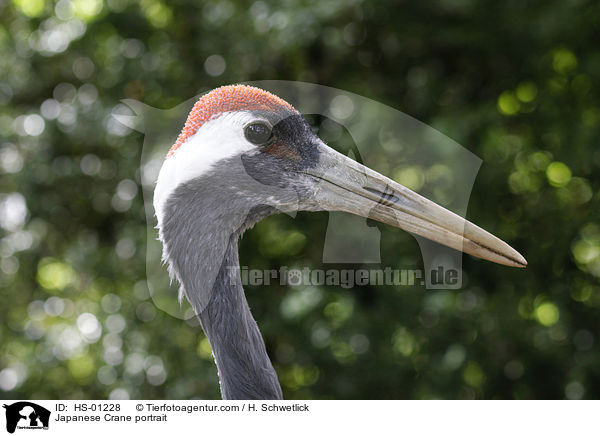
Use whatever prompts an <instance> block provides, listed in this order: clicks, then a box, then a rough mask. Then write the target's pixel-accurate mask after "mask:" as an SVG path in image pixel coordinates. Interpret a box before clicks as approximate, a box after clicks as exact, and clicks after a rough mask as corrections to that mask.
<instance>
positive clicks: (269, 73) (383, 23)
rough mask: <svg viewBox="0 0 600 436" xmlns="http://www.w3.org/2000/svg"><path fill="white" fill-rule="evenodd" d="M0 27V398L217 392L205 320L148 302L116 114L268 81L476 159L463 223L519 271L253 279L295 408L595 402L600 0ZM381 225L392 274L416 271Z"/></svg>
mask: <svg viewBox="0 0 600 436" xmlns="http://www.w3.org/2000/svg"><path fill="white" fill-rule="evenodd" d="M0 19H1V21H0V22H1V24H0V80H1V83H0V104H1V106H0V137H1V142H0V147H1V149H0V165H1V171H2V172H1V175H0V237H1V239H0V256H1V260H0V269H1V274H0V287H1V289H2V294H1V296H2V300H1V301H2V303H1V304H0V317H1V319H2V324H1V326H0V350H1V352H0V397H4V398H22V399H42V398H47V399H52V398H61V399H69V398H70V399H76V398H79V399H83V398H85V399H94V398H172V399H187V398H209V399H213V398H218V397H219V390H218V380H217V375H216V369H215V366H214V364H213V362H212V357H211V354H210V348H209V346H208V342H207V341H206V339H205V338H204V335H203V334H202V331H201V330H200V328H199V327H197V326H191V325H188V323H186V322H185V321H182V320H179V319H176V318H172V317H170V316H169V315H167V314H165V313H164V312H162V311H160V310H158V309H157V308H156V307H155V305H154V304H153V302H152V300H151V299H149V297H148V291H147V286H146V284H145V282H144V280H145V270H146V265H145V254H146V252H145V241H146V221H145V215H144V211H143V200H142V196H141V186H140V172H139V162H140V152H141V147H142V143H143V135H142V134H140V133H136V132H131V131H130V130H128V129H125V128H124V127H122V126H120V125H119V124H118V123H116V122H115V121H114V120H113V119H112V118H111V113H112V112H113V111H114V110H115V107H117V105H119V102H120V100H121V99H123V98H131V99H137V100H140V101H143V102H144V103H146V104H148V105H151V106H154V107H158V108H161V109H167V108H170V107H173V106H175V105H177V104H179V103H182V102H184V101H185V100H187V99H189V98H190V97H192V96H194V95H197V94H198V93H199V92H202V91H204V90H206V89H210V88H212V87H216V86H219V85H223V84H228V83H234V82H241V81H249V80H261V79H281V80H298V81H307V82H314V83H319V84H323V85H327V86H332V87H336V88H340V89H344V90H347V91H351V92H354V93H356V94H360V95H363V96H366V97H368V98H371V99H374V100H376V101H380V102H382V103H385V104H387V105H389V106H391V107H394V108H396V109H398V110H401V111H403V112H405V113H407V114H409V115H411V116H413V117H415V118H417V119H419V120H421V121H423V122H424V123H427V124H429V125H431V126H433V127H434V128H436V129H438V130H439V131H441V132H442V133H444V134H445V135H447V136H449V137H450V138H452V139H454V140H455V141H457V142H458V143H460V144H462V145H464V146H465V147H467V148H468V149H469V150H470V151H472V152H473V153H475V154H476V155H478V156H479V157H481V158H482V159H483V165H482V167H481V170H480V172H479V174H478V176H477V181H476V184H475V187H474V189H473V194H472V196H471V200H470V203H469V209H468V215H467V217H468V218H469V219H470V220H472V221H474V222H476V223H477V224H479V225H481V226H482V227H484V228H486V229H487V230H489V231H491V232H492V233H494V234H496V235H498V236H499V237H501V238H502V239H504V240H506V241H507V242H509V243H510V244H511V245H512V246H514V247H515V248H517V249H518V250H519V251H520V252H522V253H523V254H524V255H525V257H526V258H527V259H528V261H529V266H528V268H527V269H526V270H517V269H510V268H507V267H503V266H499V265H496V264H492V263H489V262H482V261H478V260H476V259H473V258H471V257H469V256H465V258H464V270H465V274H466V282H465V286H464V288H463V289H461V290H458V291H455V290H452V291H427V290H425V289H424V288H423V287H420V286H415V287H393V286H392V287H372V288H369V287H357V288H354V289H350V290H345V289H341V288H337V287H320V288H317V289H315V288H303V287H298V288H293V289H290V288H287V287H278V286H270V287H256V288H252V287H249V288H247V296H248V300H249V302H250V305H251V307H252V309H253V313H254V315H255V317H256V319H257V321H258V323H259V325H260V327H261V330H262V332H263V335H264V337H265V341H266V343H267V348H268V350H269V354H270V355H271V357H272V360H273V363H274V365H275V368H276V370H277V372H278V374H279V377H280V380H281V383H282V387H283V390H284V395H285V397H286V398H289V399H295V398H305V399H319V398H336V399H350V398H359V399H360V398H365V399H366V398H379V399H383V398H397V399H421V398H481V399H488V398H521V399H528V398H535V399H551V398H572V399H577V398H598V396H599V393H600V341H599V340H598V333H599V331H598V330H599V326H600V320H599V310H598V308H599V307H600V286H599V284H598V277H599V276H600V224H599V223H598V218H599V217H600V214H599V212H598V211H599V207H598V206H599V205H600V194H599V192H598V188H599V185H600V147H599V146H600V140H599V132H600V106H599V105H598V102H599V101H600V88H599V81H598V76H599V75H600V51H599V50H598V41H599V40H600V3H598V2H594V1H585V0H574V1H564V0H561V1H505V2H495V1H473V0H461V1H448V0H440V1H428V2H408V1H372V2H368V1H362V2H361V1H346V2H342V1H333V2H324V1H316V0H315V1H299V0H290V1H284V2H279V1H256V2H254V3H251V2H241V1H211V2H196V1H185V0H178V1H173V2H166V1H162V0H142V1H141V2H139V3H138V2H133V1H122V0H109V1H102V0H92V1H84V0H73V1H69V0H61V1H59V2H58V3H55V2H54V1H49V0H46V1H44V0H12V2H11V1H7V0H4V1H0ZM326 226H327V214H325V213H322V214H321V213H319V214H305V213H304V214H299V215H298V217H297V218H296V219H291V218H289V217H286V216H276V217H272V218H269V219H268V220H266V221H264V222H262V223H260V224H259V225H258V226H256V228H255V229H254V230H252V231H251V232H249V233H248V234H247V235H246V237H245V238H244V241H243V244H242V252H241V260H242V264H247V265H251V266H260V267H261V268H262V267H266V268H278V267H279V266H280V265H307V266H309V265H310V266H315V267H319V265H320V262H321V255H322V248H323V242H322V241H323V236H324V232H325V230H326ZM379 228H380V229H381V232H382V240H384V241H385V243H384V244H383V246H382V259H383V262H384V263H383V265H382V266H392V267H396V266H397V265H399V264H401V266H402V267H404V268H414V269H418V268H422V260H421V258H420V256H419V251H418V245H417V244H416V242H415V240H414V239H413V238H412V237H411V236H410V235H408V234H407V233H405V232H403V231H401V230H398V229H392V228H390V227H387V226H379ZM400 260H401V261H400ZM157 267H158V266H157Z"/></svg>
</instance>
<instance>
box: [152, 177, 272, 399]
mask: <svg viewBox="0 0 600 436" xmlns="http://www.w3.org/2000/svg"><path fill="white" fill-rule="evenodd" d="M216 177H217V176H216V175H214V174H209V175H207V176H206V177H205V178H203V179H202V180H196V181H193V182H190V183H187V184H185V185H182V186H180V187H178V188H177V189H176V191H175V193H174V194H173V195H172V196H171V198H170V200H169V201H168V203H167V205H166V213H165V220H164V222H163V223H162V225H161V227H160V239H161V240H162V242H163V249H164V253H163V257H164V259H165V260H167V261H168V262H169V269H170V272H171V274H172V276H176V277H177V279H178V281H179V282H180V283H181V291H182V294H183V295H185V297H186V298H187V299H188V300H189V301H190V303H191V304H192V306H193V307H194V309H195V311H196V313H197V314H198V317H199V319H200V322H201V325H202V328H203V330H204V332H205V333H206V336H207V337H208V340H209V341H210V345H211V348H212V351H213V355H214V357H215V362H216V364H217V369H218V371H219V379H220V383H221V394H222V397H223V398H224V399H238V400H241V399H281V398H282V393H281V387H280V386H279V382H278V380H277V374H276V373H275V370H274V369H273V365H272V364H271V361H270V360H269V356H268V355H267V351H266V349H265V344H264V341H263V339H262V336H261V334H260V331H259V329H258V326H257V325H256V321H254V318H253V317H252V314H251V313H250V308H249V307H248V303H247V301H246V297H245V295H244V289H243V288H242V283H241V279H240V272H239V260H238V239H239V237H240V236H241V234H242V233H243V231H244V230H245V229H246V228H248V227H249V226H251V225H253V224H254V223H256V222H258V221H259V220H260V219H261V218H263V217H265V216H267V215H269V214H271V213H272V210H271V209H270V208H268V207H262V208H256V207H254V208H252V207H250V204H251V203H249V204H248V206H247V207H245V205H243V204H231V202H224V201H223V200H222V199H223V198H235V194H236V192H237V191H236V189H237V188H235V186H243V185H241V184H240V183H238V184H231V183H227V182H226V181H223V180H219V179H216V180H213V179H215V178H216ZM215 187H220V189H221V191H220V192H215V189H216V188H215ZM226 190H230V191H231V192H224V191H226ZM241 198H242V199H244V200H245V198H246V197H241ZM236 211H238V212H236ZM240 211H241V212H240Z"/></svg>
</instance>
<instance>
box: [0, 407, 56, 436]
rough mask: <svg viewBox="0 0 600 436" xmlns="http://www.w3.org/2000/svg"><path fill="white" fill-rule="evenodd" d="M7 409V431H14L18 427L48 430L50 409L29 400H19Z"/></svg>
mask: <svg viewBox="0 0 600 436" xmlns="http://www.w3.org/2000/svg"><path fill="white" fill-rule="evenodd" d="M3 407H4V408H5V409H6V431H8V432H9V433H14V432H15V430H16V429H19V430H22V429H25V430H42V429H43V430H47V429H48V424H49V422H50V411H49V410H48V409H45V408H43V407H42V406H38V405H37V404H35V403H30V402H29V401H19V402H18V403H13V404H10V405H6V404H4V406H3Z"/></svg>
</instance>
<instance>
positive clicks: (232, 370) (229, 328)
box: [199, 236, 283, 400]
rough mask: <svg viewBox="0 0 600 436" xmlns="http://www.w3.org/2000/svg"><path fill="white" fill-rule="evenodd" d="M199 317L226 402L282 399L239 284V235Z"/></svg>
mask: <svg viewBox="0 0 600 436" xmlns="http://www.w3.org/2000/svg"><path fill="white" fill-rule="evenodd" d="M199 318H200V322H201V324H202V328H203V329H204V332H205V333H206V336H207V337H208V339H209V341H210V344H211V347H212V350H213V355H214V357H215V362H216V364H217V369H218V371H219V379H220V383H221V395H222V397H223V399H229V400H234V399H235V400H242V399H282V398H283V395H282V393H281V387H280V386H279V382H278V380H277V374H276V373H275V370H274V369H273V365H272V364H271V361H270V360H269V356H268V355H267V351H266V349H265V343H264V341H263V338H262V336H261V334H260V331H259V329H258V325H257V324H256V321H255V320H254V318H253V317H252V314H251V313H250V308H249V307H248V303H247V301H246V297H245V295H244V289H243V288H242V284H241V281H240V274H239V261H238V243H237V236H232V238H231V240H230V244H229V248H228V250H227V252H226V254H225V259H224V261H223V266H222V267H221V270H220V271H219V276H218V278H217V281H216V283H215V289H214V295H213V298H212V300H211V302H210V304H209V305H208V306H207V307H206V308H205V309H204V311H202V313H201V314H200V315H199Z"/></svg>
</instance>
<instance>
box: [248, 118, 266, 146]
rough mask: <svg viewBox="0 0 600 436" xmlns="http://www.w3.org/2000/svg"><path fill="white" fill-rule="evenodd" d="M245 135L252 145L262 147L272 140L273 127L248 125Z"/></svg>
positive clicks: (258, 124) (260, 124) (262, 124)
mask: <svg viewBox="0 0 600 436" xmlns="http://www.w3.org/2000/svg"><path fill="white" fill-rule="evenodd" d="M244 135H245V136H246V139H247V140H248V141H250V142H251V143H253V144H256V145H262V144H265V143H266V142H268V141H269V139H271V127H269V126H268V125H267V124H265V123H252V124H248V125H247V126H246V128H245V129H244Z"/></svg>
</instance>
